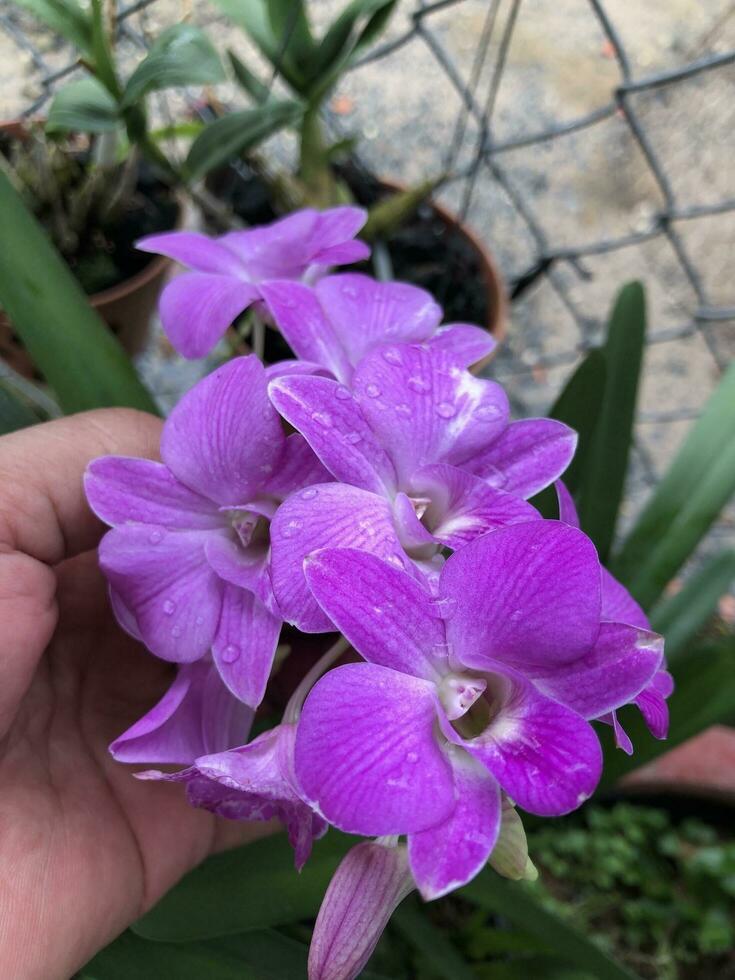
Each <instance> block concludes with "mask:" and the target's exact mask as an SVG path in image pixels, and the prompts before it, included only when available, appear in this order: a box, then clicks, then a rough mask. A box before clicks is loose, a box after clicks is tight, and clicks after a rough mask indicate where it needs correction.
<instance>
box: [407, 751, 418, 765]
mask: <svg viewBox="0 0 735 980" xmlns="http://www.w3.org/2000/svg"><path fill="white" fill-rule="evenodd" d="M418 761H419V755H418V752H407V753H406V762H412V763H413V762H418Z"/></svg>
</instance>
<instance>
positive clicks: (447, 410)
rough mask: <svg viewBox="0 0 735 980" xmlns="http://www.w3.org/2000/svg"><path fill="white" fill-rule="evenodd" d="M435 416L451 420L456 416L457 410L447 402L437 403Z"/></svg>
mask: <svg viewBox="0 0 735 980" xmlns="http://www.w3.org/2000/svg"><path fill="white" fill-rule="evenodd" d="M436 414H437V415H438V416H439V417H440V418H443V419H452V418H454V416H455V415H456V414H457V409H456V408H455V407H454V405H450V403H449V402H439V404H438V405H437V406H436Z"/></svg>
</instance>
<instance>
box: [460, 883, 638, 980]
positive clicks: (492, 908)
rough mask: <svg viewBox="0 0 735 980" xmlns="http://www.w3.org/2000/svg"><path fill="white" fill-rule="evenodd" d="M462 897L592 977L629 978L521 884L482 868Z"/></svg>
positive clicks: (612, 960)
mask: <svg viewBox="0 0 735 980" xmlns="http://www.w3.org/2000/svg"><path fill="white" fill-rule="evenodd" d="M462 897H463V898H465V899H467V900H468V901H470V902H474V904H476V905H479V906H480V908H483V909H487V911H489V912H492V913H493V914H495V915H502V916H503V917H504V918H506V919H509V920H510V921H511V922H512V923H513V924H514V925H516V926H518V927H519V928H520V929H522V930H523V931H524V932H527V933H529V934H530V935H532V936H534V937H535V938H537V939H540V940H541V941H542V942H544V943H545V944H546V945H548V946H549V948H550V949H552V950H554V951H555V952H556V954H557V955H558V956H559V958H560V959H562V960H564V961H565V962H566V963H569V964H570V965H571V966H575V967H579V968H580V969H582V970H587V971H589V973H590V975H591V976H592V977H595V978H596V980H632V978H633V977H634V974H632V973H631V972H630V971H629V970H628V969H626V967H624V966H622V965H621V964H620V963H618V962H616V961H615V960H614V959H613V958H612V957H611V956H608V954H607V953H605V952H604V951H603V950H602V949H600V947H599V946H597V945H595V943H593V942H592V940H591V939H589V938H588V937H587V936H585V935H584V934H583V933H581V932H578V931H577V929H575V928H574V926H572V925H571V924H570V923H569V922H567V921H566V920H565V919H562V918H560V917H559V916H557V915H555V914H554V913H553V912H550V911H548V909H545V908H544V907H543V905H542V904H541V902H540V901H539V899H538V898H537V897H536V896H535V895H534V894H533V893H532V892H531V891H530V890H529V889H528V888H527V887H526V886H524V885H522V884H519V883H517V882H514V881H508V880H507V879H505V878H501V877H500V875H497V874H495V873H494V872H493V871H491V870H485V871H483V872H482V874H480V875H478V877H477V878H475V880H474V881H471V882H470V884H469V885H466V886H465V887H464V888H463V889H462Z"/></svg>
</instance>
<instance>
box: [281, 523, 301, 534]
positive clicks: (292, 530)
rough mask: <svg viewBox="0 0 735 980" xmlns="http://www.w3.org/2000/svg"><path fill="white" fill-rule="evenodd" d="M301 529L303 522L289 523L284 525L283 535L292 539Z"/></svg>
mask: <svg viewBox="0 0 735 980" xmlns="http://www.w3.org/2000/svg"><path fill="white" fill-rule="evenodd" d="M300 528H301V521H289V522H288V524H284V526H283V527H282V528H281V534H282V535H283V537H284V538H292V537H293V536H294V534H296V533H297V531H299V529H300Z"/></svg>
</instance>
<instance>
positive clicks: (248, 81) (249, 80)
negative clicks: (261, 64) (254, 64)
mask: <svg viewBox="0 0 735 980" xmlns="http://www.w3.org/2000/svg"><path fill="white" fill-rule="evenodd" d="M227 57H228V58H229V59H230V64H231V65H232V71H233V73H234V75H235V80H236V81H237V83H238V84H239V86H240V88H241V89H243V91H245V92H247V94H248V95H249V96H250V97H251V98H252V99H254V100H255V101H256V102H258V103H263V102H266V101H267V100H268V97H269V95H270V90H269V89H268V86H267V85H264V84H263V83H262V82H261V81H260V79H259V78H258V77H257V76H256V75H254V74H253V73H252V72H251V71H250V69H249V68H248V66H247V65H246V64H245V63H244V62H242V61H240V59H239V58H238V57H237V55H236V54H235V52H234V51H228V52H227Z"/></svg>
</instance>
